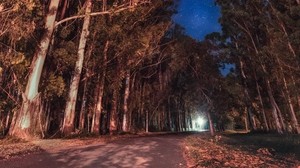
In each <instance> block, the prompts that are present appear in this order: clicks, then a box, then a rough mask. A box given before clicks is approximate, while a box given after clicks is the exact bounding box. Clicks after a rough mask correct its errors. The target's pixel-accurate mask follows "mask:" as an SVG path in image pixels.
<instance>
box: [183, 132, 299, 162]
mask: <svg viewBox="0 0 300 168" xmlns="http://www.w3.org/2000/svg"><path fill="white" fill-rule="evenodd" d="M216 137H221V138H220V139H217V138H216ZM216 137H211V136H210V135H209V133H205V132H203V133H199V134H195V135H191V136H189V137H187V138H186V139H185V141H184V145H185V156H186V158H187V161H188V165H189V167H193V168H196V167H208V168H223V167H253V168H254V167H255V168H256V167H261V168H264V167H298V166H300V135H278V134H265V133H247V132H245V131H227V132H225V133H222V134H219V133H218V134H217V136H216Z"/></svg>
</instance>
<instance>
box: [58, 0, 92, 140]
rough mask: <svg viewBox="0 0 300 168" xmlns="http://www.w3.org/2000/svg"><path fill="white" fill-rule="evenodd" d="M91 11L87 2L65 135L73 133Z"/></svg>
mask: <svg viewBox="0 0 300 168" xmlns="http://www.w3.org/2000/svg"><path fill="white" fill-rule="evenodd" d="M91 10H92V0H87V5H86V9H85V17H84V22H83V27H82V32H81V36H80V41H79V47H78V53H77V54H78V58H77V61H76V65H75V71H74V75H73V77H72V80H71V85H70V90H69V96H68V100H67V103H66V109H65V117H64V123H63V127H62V133H63V134H65V135H69V134H71V132H73V131H74V119H75V106H76V101H77V93H78V87H79V81H80V75H81V71H82V67H83V59H84V52H85V47H86V41H87V37H88V35H89V30H88V29H89V25H90V18H91V17H90V13H91Z"/></svg>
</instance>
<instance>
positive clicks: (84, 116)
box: [79, 78, 88, 131]
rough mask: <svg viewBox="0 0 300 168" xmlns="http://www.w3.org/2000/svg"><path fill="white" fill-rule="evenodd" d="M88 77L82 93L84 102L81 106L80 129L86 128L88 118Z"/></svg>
mask: <svg viewBox="0 0 300 168" xmlns="http://www.w3.org/2000/svg"><path fill="white" fill-rule="evenodd" d="M87 80H88V78H85V80H84V84H83V95H82V102H81V108H80V117H79V130H80V131H83V130H84V121H85V118H86V102H87V95H86V92H87V83H88V81H87Z"/></svg>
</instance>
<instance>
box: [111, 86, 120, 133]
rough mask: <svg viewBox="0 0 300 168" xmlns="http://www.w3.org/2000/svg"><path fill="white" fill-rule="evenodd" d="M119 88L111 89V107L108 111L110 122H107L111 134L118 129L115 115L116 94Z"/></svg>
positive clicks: (117, 95) (116, 107)
mask: <svg viewBox="0 0 300 168" xmlns="http://www.w3.org/2000/svg"><path fill="white" fill-rule="evenodd" d="M118 92H119V90H118V89H115V90H114V91H113V98H112V107H111V111H110V122H109V133H110V134H111V135H113V134H116V133H117V131H118V127H117V122H118V115H117V109H118V97H119V94H118Z"/></svg>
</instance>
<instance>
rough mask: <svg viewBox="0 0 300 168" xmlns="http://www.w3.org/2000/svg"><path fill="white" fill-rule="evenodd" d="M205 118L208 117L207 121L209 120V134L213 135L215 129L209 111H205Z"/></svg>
mask: <svg viewBox="0 0 300 168" xmlns="http://www.w3.org/2000/svg"><path fill="white" fill-rule="evenodd" d="M206 115H207V118H208V122H209V131H210V135H211V136H214V135H215V129H214V124H213V121H212V118H211V116H210V112H208V111H207V112H206Z"/></svg>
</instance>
